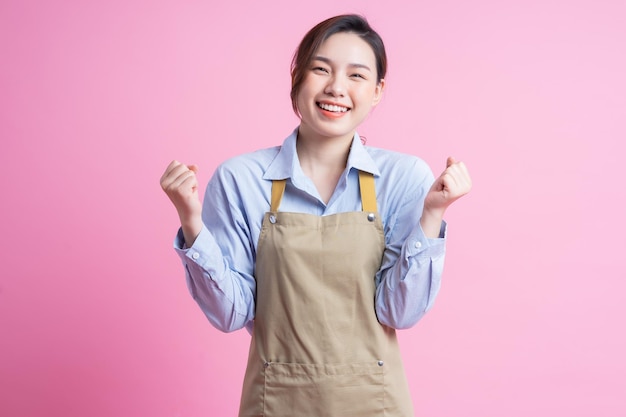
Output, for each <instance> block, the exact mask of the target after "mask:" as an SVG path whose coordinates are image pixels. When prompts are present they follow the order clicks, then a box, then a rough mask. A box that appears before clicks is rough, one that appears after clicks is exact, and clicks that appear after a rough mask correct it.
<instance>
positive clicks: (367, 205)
mask: <svg viewBox="0 0 626 417" xmlns="http://www.w3.org/2000/svg"><path fill="white" fill-rule="evenodd" d="M359 186H360V187H361V205H362V207H363V211H368V212H372V213H376V212H378V207H377V206H376V187H375V186H374V174H370V173H369V172H364V171H359Z"/></svg>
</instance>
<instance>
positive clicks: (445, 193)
mask: <svg viewBox="0 0 626 417" xmlns="http://www.w3.org/2000/svg"><path fill="white" fill-rule="evenodd" d="M471 188H472V179H471V178H470V175H469V172H468V171H467V168H466V167H465V164H464V163H463V162H461V161H457V160H455V159H454V158H453V157H451V156H450V157H448V160H447V162H446V169H445V170H444V171H443V172H442V173H441V175H440V176H439V178H437V179H436V180H435V182H434V183H433V185H432V186H431V187H430V190H429V191H428V194H427V195H426V198H425V199H424V211H423V212H422V220H421V224H422V229H423V230H424V232H425V233H426V235H427V236H429V237H436V236H438V235H439V230H440V228H441V221H442V220H443V214H444V213H445V211H446V209H447V208H448V207H449V206H450V204H452V203H454V202H455V201H456V200H458V199H459V198H461V197H462V196H464V195H465V194H467V193H469V191H470V190H471Z"/></svg>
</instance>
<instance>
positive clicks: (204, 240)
mask: <svg viewBox="0 0 626 417" xmlns="http://www.w3.org/2000/svg"><path fill="white" fill-rule="evenodd" d="M174 250H175V251H176V253H177V254H178V256H179V257H180V259H181V260H182V261H183V263H184V264H185V265H187V266H189V267H192V268H193V269H195V268H200V269H202V270H203V271H205V272H207V273H208V274H209V276H210V277H211V279H213V277H216V276H222V275H221V274H219V273H218V271H217V268H219V267H220V266H221V267H223V262H222V256H221V253H222V252H221V249H220V248H219V246H218V245H217V242H216V241H215V238H214V237H213V235H212V234H211V232H209V230H208V229H207V228H206V226H204V225H203V226H202V230H200V234H198V237H196V240H195V241H194V242H193V245H191V247H187V245H186V244H185V237H184V236H183V230H182V228H179V229H178V233H176V237H175V238H174Z"/></svg>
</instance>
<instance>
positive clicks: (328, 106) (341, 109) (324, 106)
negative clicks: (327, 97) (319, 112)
mask: <svg viewBox="0 0 626 417" xmlns="http://www.w3.org/2000/svg"><path fill="white" fill-rule="evenodd" d="M319 106H320V107H321V108H322V109H324V110H327V111H332V112H340V113H344V112H347V111H348V108H347V107H341V106H335V105H334V104H326V103H319Z"/></svg>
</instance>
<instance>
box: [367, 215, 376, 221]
mask: <svg viewBox="0 0 626 417" xmlns="http://www.w3.org/2000/svg"><path fill="white" fill-rule="evenodd" d="M375 219H376V215H375V214H374V213H370V214H368V215H367V220H369V221H371V222H373V221H374V220H375Z"/></svg>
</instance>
